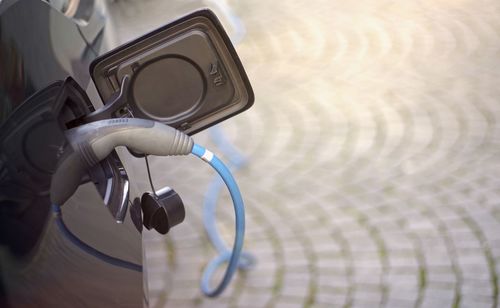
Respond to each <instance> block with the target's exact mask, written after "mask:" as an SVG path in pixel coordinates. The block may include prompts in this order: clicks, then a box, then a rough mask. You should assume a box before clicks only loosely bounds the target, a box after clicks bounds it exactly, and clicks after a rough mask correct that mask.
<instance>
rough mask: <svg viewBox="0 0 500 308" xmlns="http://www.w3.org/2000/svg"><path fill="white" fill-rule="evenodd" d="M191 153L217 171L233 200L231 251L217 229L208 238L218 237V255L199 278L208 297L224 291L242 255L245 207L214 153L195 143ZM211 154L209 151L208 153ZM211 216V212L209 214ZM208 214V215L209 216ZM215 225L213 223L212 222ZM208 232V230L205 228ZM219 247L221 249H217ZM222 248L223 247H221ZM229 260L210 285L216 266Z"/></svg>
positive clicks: (234, 185)
mask: <svg viewBox="0 0 500 308" xmlns="http://www.w3.org/2000/svg"><path fill="white" fill-rule="evenodd" d="M191 153H192V154H193V155H195V156H197V157H199V158H201V159H203V160H204V161H206V162H207V163H208V164H209V165H210V166H212V168H214V169H215V171H217V173H218V174H219V175H220V176H221V178H222V180H223V181H224V183H225V184H226V186H227V188H228V190H229V194H230V195H231V199H232V200H233V206H234V214H235V220H236V227H235V229H236V234H235V237H234V244H233V249H232V251H229V250H228V249H227V247H226V245H225V244H224V242H223V241H222V240H221V239H220V236H219V235H218V233H217V231H216V230H215V229H214V230H215V232H213V233H211V235H210V234H209V236H210V239H211V240H212V239H213V238H215V237H214V236H215V235H214V234H217V235H216V236H217V237H219V240H217V239H216V240H215V242H214V243H217V244H216V245H218V246H216V247H217V250H218V252H219V255H218V256H217V257H215V258H214V259H213V260H212V261H210V262H209V263H208V265H207V267H206V268H205V271H204V272H203V276H202V278H201V290H202V292H203V293H204V294H205V295H206V296H209V297H215V296H218V295H219V294H221V293H222V291H224V289H225V288H226V287H227V286H228V285H229V282H230V281H231V279H232V277H233V276H234V274H235V272H236V270H237V269H238V267H239V264H240V256H241V255H242V250H243V239H244V236H245V207H244V203H243V198H242V197H241V193H240V189H239V188H238V184H236V181H235V180H234V178H233V176H232V174H231V171H230V170H229V169H228V168H227V167H226V165H224V163H223V162H222V161H221V160H220V159H219V158H218V157H217V156H215V155H213V156H210V155H205V154H206V153H210V152H207V150H206V149H205V148H203V147H202V146H199V145H197V144H195V145H194V146H193V149H192V151H191ZM210 154H211V153H210ZM210 215H212V216H213V212H211V214H210ZM210 215H209V216H210ZM204 216H206V215H204ZM205 226H207V225H205ZM213 226H214V227H215V223H214V224H213ZM207 232H208V230H207ZM219 248H221V250H219ZM222 248H223V249H222ZM227 261H229V264H228V266H227V268H226V272H225V273H224V277H223V279H222V281H221V282H220V283H219V285H218V286H217V287H215V288H213V289H212V288H211V287H210V280H211V278H212V276H213V275H214V273H215V271H216V270H217V268H219V267H220V266H221V265H222V264H224V263H225V262H227Z"/></svg>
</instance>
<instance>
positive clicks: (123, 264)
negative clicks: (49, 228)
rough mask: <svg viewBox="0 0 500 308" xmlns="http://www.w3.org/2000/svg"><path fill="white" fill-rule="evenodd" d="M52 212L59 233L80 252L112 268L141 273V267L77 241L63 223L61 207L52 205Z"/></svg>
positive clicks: (79, 240)
mask: <svg viewBox="0 0 500 308" xmlns="http://www.w3.org/2000/svg"><path fill="white" fill-rule="evenodd" d="M52 211H53V212H54V214H55V219H56V224H57V227H58V228H59V231H61V233H62V234H63V236H64V237H65V238H66V239H68V240H69V241H70V242H72V243H73V244H74V245H75V246H76V247H78V248H80V249H81V250H82V251H84V252H86V253H88V254H89V255H91V256H93V257H95V258H97V259H99V260H101V261H103V262H105V263H108V264H111V265H114V266H117V267H121V268H125V269H128V270H131V271H136V272H141V273H142V265H139V264H136V263H133V262H129V261H125V260H122V259H119V258H115V257H112V256H110V255H107V254H105V253H103V252H101V251H99V250H97V249H95V248H94V247H92V246H90V245H89V244H87V243H85V242H84V241H82V240H81V239H79V238H78V237H77V236H76V235H75V234H73V232H71V231H70V230H69V229H68V227H67V226H66V224H65V223H64V220H63V217H62V212H61V207H60V206H59V205H55V204H54V205H52Z"/></svg>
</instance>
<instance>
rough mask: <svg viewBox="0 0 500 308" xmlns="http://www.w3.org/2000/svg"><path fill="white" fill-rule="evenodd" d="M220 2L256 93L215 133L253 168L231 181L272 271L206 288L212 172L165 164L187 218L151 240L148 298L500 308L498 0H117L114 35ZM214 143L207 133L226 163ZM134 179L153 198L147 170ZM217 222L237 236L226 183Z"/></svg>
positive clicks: (205, 303) (262, 267) (180, 302)
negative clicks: (217, 291) (206, 212)
mask: <svg viewBox="0 0 500 308" xmlns="http://www.w3.org/2000/svg"><path fill="white" fill-rule="evenodd" d="M207 6H208V7H210V8H212V9H213V10H214V12H215V13H216V14H217V15H218V16H219V18H220V19H221V21H222V22H223V24H224V25H225V26H226V29H227V31H228V33H229V34H230V35H231V36H232V37H233V38H234V40H235V43H236V49H237V51H238V53H239V56H240V58H241V60H242V62H243V64H244V66H245V69H246V71H247V73H248V75H249V78H250V81H251V83H252V85H253V88H254V92H255V96H256V101H255V105H254V106H253V107H252V108H251V109H250V110H249V111H247V112H245V113H243V114H241V115H238V116H236V117H235V118H232V119H230V120H228V121H225V122H224V123H222V124H221V125H220V126H219V129H220V131H218V133H220V134H222V135H223V136H225V138H227V139H228V140H229V141H230V142H231V144H233V145H234V147H235V148H236V149H238V151H239V153H240V154H241V155H242V156H243V157H245V158H246V164H245V165H244V166H243V167H242V168H240V169H239V170H238V171H236V173H235V177H236V178H237V180H238V182H239V184H240V187H241V190H242V192H243V195H244V199H245V201H246V206H247V233H246V244H245V250H247V251H249V252H251V253H253V254H254V255H255V256H256V257H257V259H258V265H257V266H256V268H255V269H253V270H252V271H248V272H240V273H239V274H238V275H237V276H236V279H235V280H234V281H233V283H232V284H231V287H230V288H229V289H228V290H226V292H225V293H224V294H223V295H222V296H221V297H219V298H216V299H207V298H205V297H204V296H203V295H202V294H201V291H200V289H199V281H200V278H201V274H202V270H203V268H204V266H205V265H206V264H207V262H208V261H209V260H210V259H211V258H212V257H214V256H215V251H214V250H213V249H212V247H211V246H210V244H209V242H208V239H207V236H206V234H205V231H204V228H203V223H202V205H203V202H204V198H205V193H206V191H207V189H208V186H209V184H210V183H211V181H212V178H213V176H214V175H215V174H214V173H213V172H212V171H211V170H210V169H209V168H208V167H207V166H205V165H203V164H202V163H199V162H198V161H196V160H195V159H194V158H192V159H185V158H180V159H170V158H169V159H165V158H158V157H153V158H152V159H151V165H152V177H153V180H154V183H155V184H156V186H164V185H167V186H170V187H173V188H174V189H175V190H176V191H177V192H178V193H179V195H180V196H181V197H182V198H183V200H184V202H185V205H186V208H187V217H186V221H185V222H184V223H183V224H181V225H180V226H179V227H177V228H174V229H173V230H172V231H171V232H170V233H169V234H168V235H167V236H160V235H158V234H156V233H154V232H147V231H145V232H144V233H143V237H144V248H145V262H146V264H147V275H148V289H149V303H150V306H151V307H378V306H381V307H500V306H499V299H498V293H499V287H498V284H499V276H500V181H499V180H498V174H499V171H500V157H499V152H500V128H499V123H500V122H499V121H500V104H499V100H500V98H499V97H500V86H499V84H500V71H499V69H498V68H499V67H500V18H499V17H500V2H498V1H495V0H475V1H471V0H456V1H450V0H432V1H431V0H418V1H386V0H360V1H336V0H333V1H332V0H329V1H300V0H290V1H250V0H247V1H244V0H207V1H201V0H200V1H180V0H179V1H165V0H117V1H110V2H107V3H106V4H105V7H106V10H107V14H108V18H109V19H108V21H109V26H107V28H106V30H105V31H107V32H108V35H106V36H105V37H107V38H108V41H107V42H106V43H107V44H108V46H111V47H113V46H118V45H120V44H122V43H124V42H126V41H128V40H130V39H132V38H135V37H137V36H140V35H142V34H144V33H145V32H148V31H150V30H153V29H155V28H157V27H159V26H161V25H164V24H166V23H168V22H169V21H171V20H173V19H175V18H176V17H179V16H182V15H184V14H186V13H188V12H190V11H192V10H194V9H196V8H200V7H207ZM242 26H243V27H242ZM166 81H167V82H168V80H166ZM213 135H214V134H213V131H212V132H210V131H205V132H202V133H199V134H197V135H196V136H195V140H196V141H197V143H200V144H204V145H206V146H207V148H210V149H213V151H214V152H216V153H223V151H221V150H220V148H218V146H217V142H215V141H216V140H215V141H214V138H213ZM225 159H226V160H228V159H229V157H225ZM127 168H128V167H127ZM129 169H130V173H131V174H132V173H133V174H135V176H133V177H132V178H133V179H134V181H135V184H136V186H137V187H136V189H137V190H139V191H140V190H141V189H142V191H143V190H144V189H148V188H149V184H148V182H147V176H146V173H145V168H144V164H143V162H142V161H138V163H137V164H135V165H134V166H131V167H130V168H129ZM129 169H128V170H129ZM200 170H202V171H203V172H200ZM134 181H133V182H134ZM217 217H218V227H219V230H220V231H221V232H222V233H223V235H224V236H225V239H226V241H227V242H228V243H231V242H232V234H233V231H234V221H233V210H232V206H231V203H230V199H229V197H228V194H227V193H226V192H225V191H224V192H223V193H222V194H221V196H220V198H219V206H218V211H217Z"/></svg>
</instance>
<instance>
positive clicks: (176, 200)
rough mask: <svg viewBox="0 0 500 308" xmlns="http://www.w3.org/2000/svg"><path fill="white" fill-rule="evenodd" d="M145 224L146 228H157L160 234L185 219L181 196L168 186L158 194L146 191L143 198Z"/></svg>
mask: <svg viewBox="0 0 500 308" xmlns="http://www.w3.org/2000/svg"><path fill="white" fill-rule="evenodd" d="M141 208H142V214H143V224H144V227H146V229H148V230H151V229H155V230H156V231H158V233H160V234H167V233H168V231H169V230H170V229H171V228H172V227H174V226H176V225H178V224H180V223H181V222H183V221H184V217H185V216H186V211H185V209H184V203H183V202H182V200H181V197H179V195H178V194H177V193H176V192H175V191H174V190H173V189H171V188H169V187H166V188H164V189H162V190H160V191H158V192H157V193H156V194H153V193H151V192H146V193H144V194H143V195H142V198H141Z"/></svg>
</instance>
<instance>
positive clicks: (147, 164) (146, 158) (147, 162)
mask: <svg viewBox="0 0 500 308" xmlns="http://www.w3.org/2000/svg"><path fill="white" fill-rule="evenodd" d="M144 160H145V161H146V170H147V171H148V179H149V185H151V189H152V190H153V194H154V195H155V196H158V195H157V194H156V189H155V186H154V185H153V179H152V178H151V170H150V169H149V161H148V156H147V155H144Z"/></svg>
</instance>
